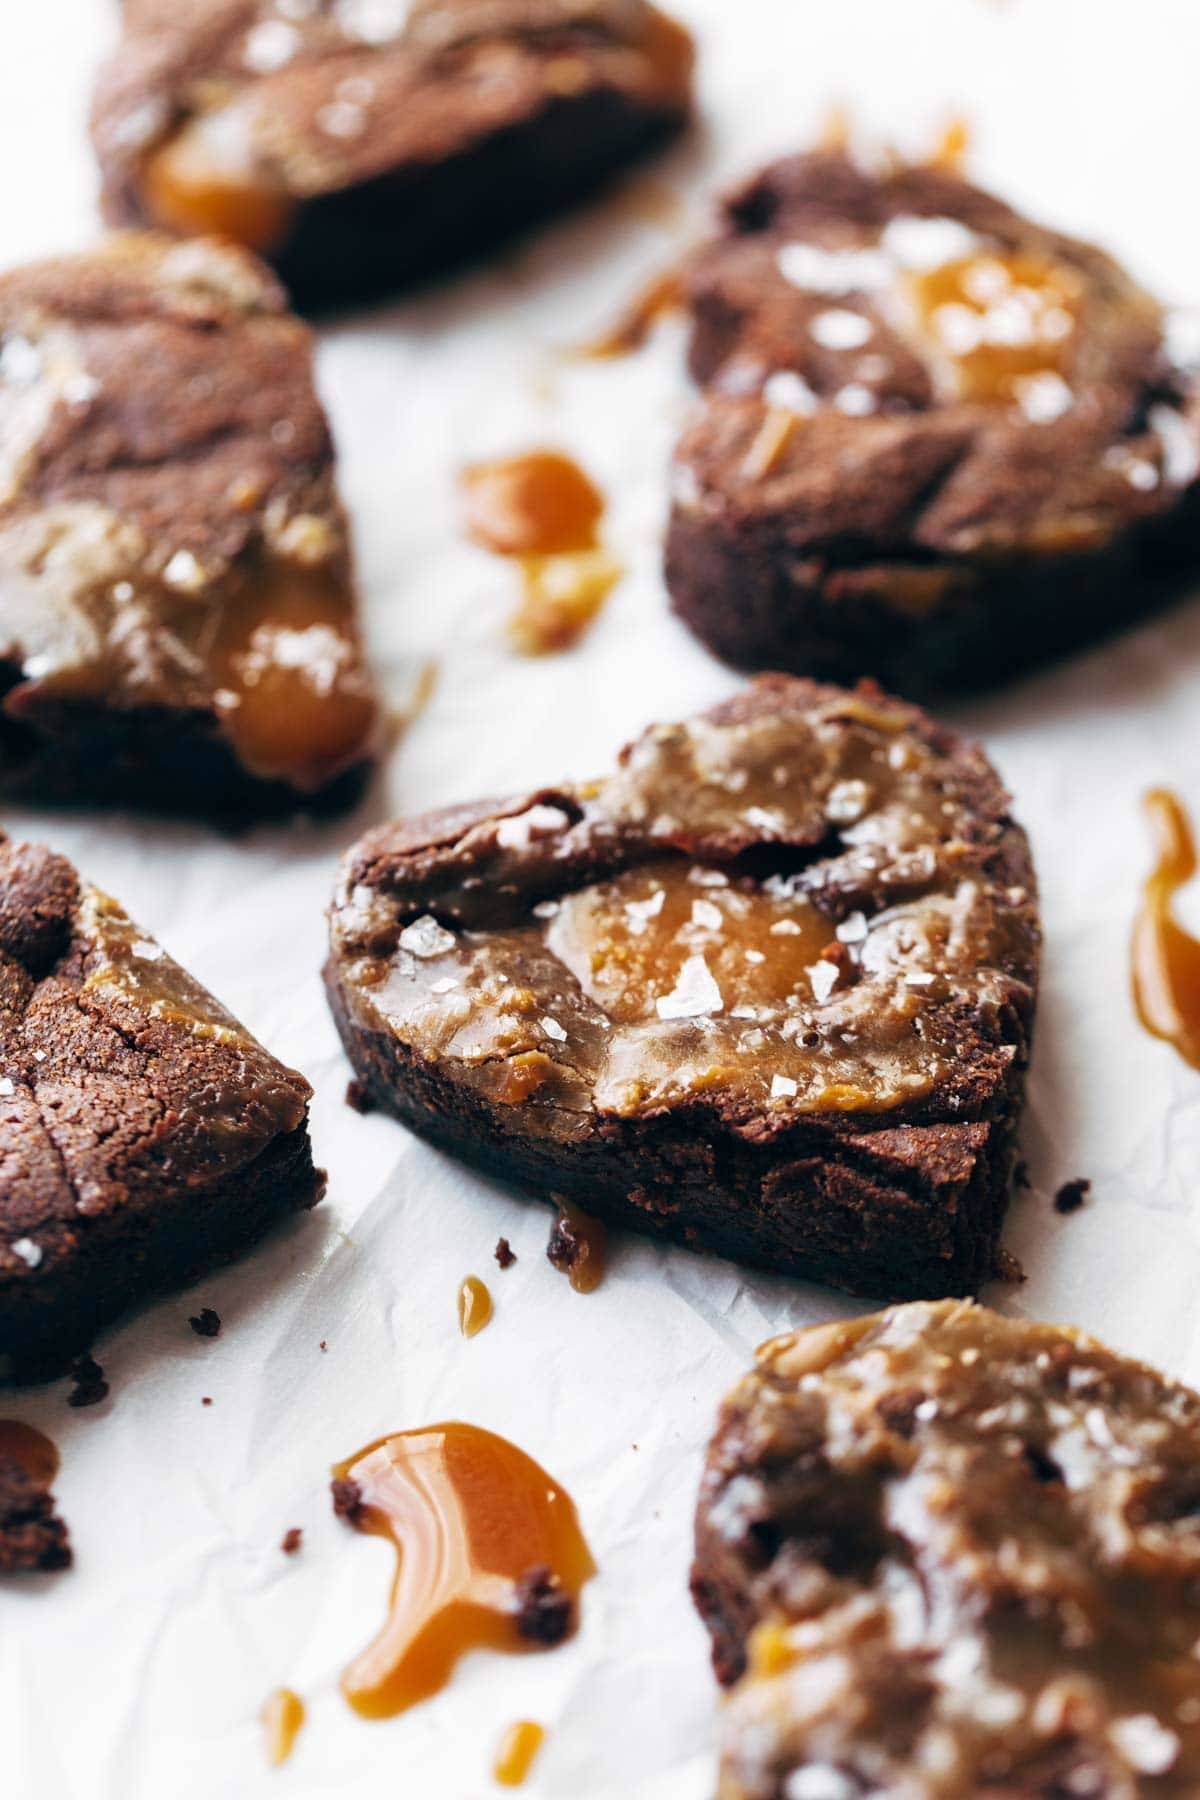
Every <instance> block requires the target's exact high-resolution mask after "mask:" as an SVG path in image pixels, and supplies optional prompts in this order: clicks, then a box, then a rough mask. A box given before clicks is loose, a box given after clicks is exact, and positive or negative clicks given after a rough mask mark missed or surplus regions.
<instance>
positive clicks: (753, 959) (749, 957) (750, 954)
mask: <svg viewBox="0 0 1200 1800" xmlns="http://www.w3.org/2000/svg"><path fill="white" fill-rule="evenodd" d="M766 960H767V959H766V957H765V956H764V955H763V953H762V951H761V950H747V952H746V961H747V962H748V963H764V962H766Z"/></svg>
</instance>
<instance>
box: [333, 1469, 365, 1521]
mask: <svg viewBox="0 0 1200 1800" xmlns="http://www.w3.org/2000/svg"><path fill="white" fill-rule="evenodd" d="M329 1491H330V1493H331V1494H332V1495H333V1510H334V1512H335V1513H336V1514H337V1516H338V1518H339V1519H345V1521H346V1523H347V1524H348V1525H357V1524H358V1521H359V1520H360V1519H361V1518H362V1515H363V1497H362V1489H361V1488H360V1487H359V1485H358V1483H357V1481H347V1480H343V1479H342V1478H340V1477H339V1478H338V1479H336V1480H334V1481H331V1482H330V1484H329Z"/></svg>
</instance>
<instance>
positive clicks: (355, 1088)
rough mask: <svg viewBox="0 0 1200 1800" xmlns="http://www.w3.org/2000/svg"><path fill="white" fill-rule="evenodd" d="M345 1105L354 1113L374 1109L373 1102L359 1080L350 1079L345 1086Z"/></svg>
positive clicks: (368, 1111) (372, 1110) (369, 1111)
mask: <svg viewBox="0 0 1200 1800" xmlns="http://www.w3.org/2000/svg"><path fill="white" fill-rule="evenodd" d="M346 1105H347V1106H349V1107H351V1108H352V1109H353V1110H354V1111H355V1112H356V1113H364V1114H365V1113H371V1112H374V1111H375V1103H374V1101H373V1100H372V1099H371V1096H370V1094H368V1092H367V1090H366V1087H365V1086H364V1085H363V1083H362V1082H361V1081H351V1082H349V1083H347V1086H346Z"/></svg>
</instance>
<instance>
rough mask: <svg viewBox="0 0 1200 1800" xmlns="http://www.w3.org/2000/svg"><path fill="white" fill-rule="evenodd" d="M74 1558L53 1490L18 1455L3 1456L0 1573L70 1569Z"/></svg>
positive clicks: (0, 1478)
mask: <svg viewBox="0 0 1200 1800" xmlns="http://www.w3.org/2000/svg"><path fill="white" fill-rule="evenodd" d="M72 1561H73V1556H72V1552H71V1543H70V1538H69V1535H68V1532H67V1528H66V1526H65V1525H64V1523H63V1521H62V1520H61V1519H60V1518H59V1517H58V1515H57V1513H56V1512H55V1510H54V1496H53V1494H51V1493H50V1491H49V1489H48V1488H45V1487H43V1486H42V1485H41V1483H40V1482H38V1481H36V1480H35V1479H34V1477H33V1476H32V1475H30V1474H29V1473H28V1471H27V1470H25V1469H23V1468H22V1467H21V1464H20V1463H19V1462H18V1461H17V1459H16V1457H15V1456H0V1574H3V1575H13V1574H16V1573H18V1572H24V1571H26V1570H38V1569H42V1570H49V1569H69V1568H70V1566H71V1563H72Z"/></svg>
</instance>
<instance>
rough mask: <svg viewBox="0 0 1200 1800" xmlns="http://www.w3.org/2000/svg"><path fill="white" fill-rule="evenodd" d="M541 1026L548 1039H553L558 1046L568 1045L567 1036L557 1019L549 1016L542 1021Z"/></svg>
mask: <svg viewBox="0 0 1200 1800" xmlns="http://www.w3.org/2000/svg"><path fill="white" fill-rule="evenodd" d="M541 1026H542V1030H543V1031H544V1032H545V1034H546V1036H547V1037H548V1038H553V1039H554V1041H555V1043H556V1044H565V1043H566V1041H567V1034H566V1032H565V1031H564V1030H563V1028H562V1026H561V1025H560V1024H559V1022H558V1020H557V1019H552V1018H550V1017H549V1015H547V1017H546V1018H544V1019H543V1020H542V1021H541Z"/></svg>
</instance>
